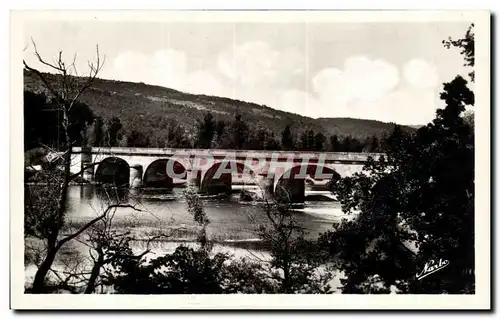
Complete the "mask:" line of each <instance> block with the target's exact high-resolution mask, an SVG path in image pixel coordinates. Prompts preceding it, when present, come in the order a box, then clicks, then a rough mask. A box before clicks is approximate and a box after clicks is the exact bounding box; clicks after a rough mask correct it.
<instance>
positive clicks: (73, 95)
mask: <svg viewBox="0 0 500 319" xmlns="http://www.w3.org/2000/svg"><path fill="white" fill-rule="evenodd" d="M32 42H33V47H34V53H35V56H36V58H37V60H38V62H39V63H40V64H42V65H44V66H46V67H48V68H49V69H50V70H51V71H53V72H55V73H57V74H58V75H59V80H60V81H58V82H59V83H54V81H52V80H51V79H50V76H49V75H48V74H46V73H42V72H40V71H39V70H38V69H36V68H33V67H31V66H29V65H28V64H27V62H26V61H23V64H24V68H25V69H26V70H28V71H31V72H33V73H34V74H35V75H36V76H37V77H38V78H39V79H40V80H41V81H42V82H43V84H44V86H45V88H46V89H47V90H48V91H49V93H50V94H51V95H52V97H53V100H54V101H55V103H56V106H57V108H58V111H59V112H60V113H61V114H62V121H61V124H62V129H63V134H62V135H63V141H62V145H60V148H61V150H62V156H61V158H60V160H61V161H62V167H63V169H62V172H60V171H55V172H52V173H50V174H47V173H45V172H44V174H45V176H43V179H42V180H43V181H45V182H46V183H48V184H47V185H49V187H44V188H42V190H40V189H39V190H37V191H33V190H30V189H27V193H28V194H27V196H26V197H27V200H26V212H25V214H26V218H25V223H26V222H28V223H27V225H25V226H26V227H27V228H28V231H29V232H30V233H31V235H33V236H35V237H38V238H39V239H42V240H43V241H44V242H45V246H46V254H45V257H44V258H42V261H41V263H40V265H39V267H38V270H37V272H36V274H35V278H34V280H33V285H32V288H31V292H33V293H42V292H44V291H45V281H46V278H47V275H48V273H49V271H50V270H51V267H52V264H53V262H54V260H55V257H56V255H57V253H58V251H59V250H60V249H61V247H62V246H63V245H65V244H66V243H68V242H69V241H71V240H73V239H75V238H77V237H78V236H79V235H81V234H82V233H84V232H85V231H86V230H87V229H89V228H90V227H92V226H93V225H94V224H96V223H98V222H99V221H101V220H103V219H105V218H106V217H107V216H108V214H109V213H110V212H111V211H113V210H114V209H116V208H118V207H131V208H134V209H135V207H133V206H132V205H129V204H114V205H110V206H108V207H107V209H105V210H104V212H103V213H102V214H100V215H99V216H97V217H95V218H94V219H92V220H91V221H89V222H88V223H86V224H85V225H83V226H81V228H80V229H78V230H76V231H75V232H73V233H71V234H69V235H67V236H65V237H63V238H60V237H61V234H60V232H61V230H62V228H63V227H64V224H65V217H66V202H67V191H68V186H69V183H70V181H71V180H72V179H74V178H75V177H77V176H79V175H80V174H81V172H79V173H76V174H72V173H71V156H72V153H71V151H72V147H73V145H74V141H73V140H72V138H71V136H70V128H71V126H72V125H73V123H72V119H71V116H70V112H71V109H72V108H73V106H74V105H75V104H76V103H77V102H78V100H79V98H80V97H81V95H82V93H83V92H85V90H87V89H89V88H90V87H91V86H92V84H93V82H94V80H95V79H96V77H97V75H98V74H99V72H100V71H101V70H102V67H103V65H104V61H105V58H101V56H100V53H99V47H98V46H96V60H95V61H93V62H88V68H89V70H88V74H87V75H85V76H80V75H79V74H78V71H77V68H76V64H75V62H76V54H75V56H74V58H73V60H72V62H71V63H70V64H66V62H64V60H63V52H62V51H60V52H59V54H58V58H57V60H55V61H53V62H47V60H45V59H44V58H42V56H41V55H40V54H39V52H38V50H37V47H36V44H35V42H34V41H32ZM97 164H98V163H93V164H91V165H97ZM85 169H87V167H85V168H83V169H82V171H83V170H85Z"/></svg>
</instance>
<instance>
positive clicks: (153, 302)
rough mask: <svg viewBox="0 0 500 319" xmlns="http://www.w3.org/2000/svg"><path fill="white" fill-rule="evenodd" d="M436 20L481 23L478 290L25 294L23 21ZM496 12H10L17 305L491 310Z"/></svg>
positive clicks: (478, 60) (13, 278)
mask: <svg viewBox="0 0 500 319" xmlns="http://www.w3.org/2000/svg"><path fill="white" fill-rule="evenodd" d="M56 18H57V19H71V20H77V19H93V18H97V19H99V20H112V21H117V20H123V19H126V20H144V19H147V20H148V21H152V20H161V21H166V20H168V21H189V22H193V23H194V22H198V21H204V22H207V21H218V22H220V21H224V22H232V21H237V22H243V21H248V22H249V21H253V22H257V21H272V22H276V23H281V22H291V21H297V22H301V21H310V22H311V21H314V22H319V21H321V22H332V23H337V22H338V23H341V22H367V21H370V22H375V21H380V22H382V21H383V22H389V21H392V22H417V21H418V22H423V23H425V22H429V21H464V20H465V21H474V23H475V24H476V28H475V29H476V52H475V53H476V92H475V94H476V108H475V111H476V113H475V116H476V118H475V121H476V178H475V183H476V212H475V213H476V219H475V221H476V225H475V227H476V267H477V268H476V276H477V278H476V279H477V283H476V291H477V292H476V294H475V295H437V296H436V295H418V297H417V296H414V295H216V296H214V295H166V296H149V295H147V296H146V295H140V296H119V295H89V296H75V295H25V294H24V293H23V290H24V288H23V282H24V264H23V258H24V254H23V249H22V248H23V245H24V240H23V233H22V231H23V217H22V213H21V212H22V211H23V205H22V203H23V183H22V176H23V162H24V156H23V152H22V136H23V121H22V106H21V105H22V85H23V84H22V83H23V81H22V63H21V62H22V61H21V59H22V54H20V53H21V52H22V43H23V39H22V32H20V31H21V30H22V25H23V21H24V20H25V19H56ZM489 39H490V15H489V12H488V11H453V12H452V11H370V12H367V11H356V12H354V11H345V12H339V11H333V12H332V11H330V12H325V11H309V12H306V11H301V12H293V11H286V12H277V11H274V12H273V11H271V12H266V11H251V12H248V11H247V12H244V11H240V12H236V11H221V12H214V11H211V12H203V11H191V12H187V11H169V12H166V11H106V12H105V11H100V12H99V11H97V12H96V11H94V12H92V11H79V12H63V11H58V12H49V11H36V12H35V11H31V12H21V11H17V12H12V13H11V39H10V40H11V51H10V52H11V61H10V62H11V73H10V84H11V87H10V94H11V96H10V99H11V101H10V102H11V103H10V105H11V109H10V110H11V114H10V119H11V122H10V123H11V153H10V154H11V157H10V159H11V167H10V168H11V170H10V174H11V176H10V178H11V179H10V199H11V225H10V226H11V267H12V268H11V296H12V303H11V306H12V308H14V309H34V308H35V309H373V308H377V309H408V308H411V309H487V308H489V307H490V254H489V252H490V231H489V230H490V184H489V181H490V125H489V124H490V90H489V88H490V71H489V70H490V60H489V59H490V53H489V52H490V49H489V48H490V40H489Z"/></svg>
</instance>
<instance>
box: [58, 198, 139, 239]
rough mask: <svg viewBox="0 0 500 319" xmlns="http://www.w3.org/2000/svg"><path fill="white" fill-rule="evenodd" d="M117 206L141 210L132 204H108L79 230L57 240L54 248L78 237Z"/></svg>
mask: <svg viewBox="0 0 500 319" xmlns="http://www.w3.org/2000/svg"><path fill="white" fill-rule="evenodd" d="M118 207H122V208H132V209H134V210H137V211H141V210H140V209H137V208H135V207H134V206H132V205H128V204H127V205H124V204H116V205H110V206H108V208H106V210H105V211H104V213H102V215H100V216H98V217H96V218H94V219H92V220H91V221H90V222H88V223H87V224H85V225H84V226H83V227H82V228H80V230H79V231H77V232H76V233H74V234H72V235H69V236H67V237H65V238H63V239H61V240H60V241H59V243H58V244H57V246H56V248H57V249H59V248H61V247H62V245H64V244H65V243H67V242H68V241H70V240H72V239H73V238H75V237H78V236H79V235H81V234H82V233H83V232H84V231H86V230H87V229H88V228H89V227H91V226H92V225H94V224H95V223H97V222H98V221H100V220H102V219H103V218H104V217H106V215H107V214H108V213H109V211H110V210H112V209H114V208H118Z"/></svg>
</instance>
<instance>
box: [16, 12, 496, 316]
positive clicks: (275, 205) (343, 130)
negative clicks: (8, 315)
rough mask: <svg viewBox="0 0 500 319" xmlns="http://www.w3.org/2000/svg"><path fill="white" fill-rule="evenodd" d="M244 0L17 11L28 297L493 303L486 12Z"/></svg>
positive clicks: (19, 279)
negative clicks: (258, 4)
mask: <svg viewBox="0 0 500 319" xmlns="http://www.w3.org/2000/svg"><path fill="white" fill-rule="evenodd" d="M244 13H245V12H188V11H185V12H150V13H148V12H141V13H139V12H136V13H133V12H128V13H123V14H122V13H119V12H118V11H116V12H113V11H111V12H104V11H103V12H99V11H96V12H79V13H69V14H63V13H61V12H52V13H51V12H50V11H44V12H42V11H39V12H37V11H32V12H22V11H18V12H15V13H12V19H13V20H12V21H13V22H12V24H11V27H12V26H14V25H15V26H17V27H18V28H19V29H17V30H13V29H11V35H12V36H13V40H12V47H11V52H12V54H11V63H12V68H11V69H12V70H11V72H12V75H11V78H12V83H13V84H12V85H13V86H12V89H11V91H12V94H13V96H14V98H16V97H17V99H14V98H13V99H12V105H11V110H13V109H14V108H15V109H16V110H17V111H16V112H15V113H13V115H12V116H13V118H14V117H15V118H16V120H15V121H14V122H12V124H11V125H12V126H13V129H14V130H15V132H18V133H19V134H18V133H15V132H14V131H13V132H14V133H12V134H13V136H12V137H11V141H12V142H11V147H16V148H15V150H16V151H15V150H14V148H13V149H12V150H11V152H12V154H11V163H14V161H13V156H16V158H17V160H16V161H15V163H18V164H15V165H16V166H15V167H14V166H12V167H11V170H12V171H11V174H14V172H18V173H19V174H18V175H16V176H17V178H16V180H17V181H16V183H17V184H14V182H13V181H12V180H11V183H12V184H11V185H12V186H11V187H12V188H11V193H13V192H14V191H13V190H14V188H15V189H16V195H12V196H14V197H12V199H11V200H12V201H13V202H14V201H16V203H17V206H12V208H11V212H10V214H11V218H12V223H11V242H12V243H11V245H12V247H16V249H17V250H16V252H14V253H13V260H12V266H11V272H12V274H11V276H14V274H13V273H16V274H15V278H16V280H13V279H11V284H12V285H15V286H16V288H13V290H12V294H13V298H14V301H15V300H18V301H17V302H16V301H15V302H14V304H15V305H17V306H16V307H19V308H30V307H35V300H38V301H36V307H42V308H45V307H49V308H50V307H54V306H49V305H50V304H52V305H53V304H54V303H52V302H51V300H52V299H53V298H54V300H66V301H67V303H66V301H65V302H59V304H58V306H57V307H62V308H64V307H70V306H69V305H70V304H73V300H83V299H81V298H86V297H84V295H87V297H89V298H94V297H91V296H96V295H97V296H99V297H98V298H99V299H96V298H94V299H89V300H93V302H95V303H94V304H92V303H91V302H90V301H89V302H87V303H86V306H85V307H92V306H96V305H97V304H98V303H99V302H101V303H105V302H106V300H108V299H107V298H114V297H116V298H128V299H119V300H121V301H120V302H119V303H118V302H115V303H112V302H111V301H110V302H109V303H108V304H107V305H105V306H102V305H101V306H99V307H104V308H107V307H110V308H111V307H113V308H120V307H123V308H127V309H130V308H134V307H137V308H144V307H147V305H146V303H147V301H148V300H152V302H153V301H154V302H156V304H161V301H160V300H167V302H168V300H173V299H169V298H174V297H175V298H181V297H182V296H191V297H189V298H205V297H204V296H206V298H208V297H210V298H216V300H217V303H218V305H219V306H221V307H222V308H225V307H226V308H227V307H232V306H234V307H236V306H237V305H238V304H241V303H239V302H234V303H233V302H232V301H230V300H233V299H230V298H236V297H237V296H241V297H242V298H243V297H245V295H252V296H251V297H250V296H247V297H245V298H246V299H245V305H246V306H244V307H246V308H249V307H251V305H252V300H256V302H257V301H259V302H264V303H266V301H265V300H266V298H270V299H269V300H274V299H272V298H281V299H279V300H284V299H286V300H288V301H284V302H285V303H283V304H280V301H276V303H275V305H274V307H280V305H282V306H283V307H285V308H286V307H289V308H294V305H293V300H296V301H297V300H299V301H298V302H299V304H300V303H301V302H302V303H304V304H302V307H307V306H306V305H305V303H306V300H315V298H318V299H317V300H321V303H322V306H318V307H321V308H329V307H330V308H343V307H344V306H345V307H348V308H353V307H354V308H356V307H363V304H360V302H361V303H362V302H364V301H355V300H361V299H350V301H349V305H347V303H346V304H345V305H344V304H342V301H341V300H342V299H337V298H339V296H342V297H344V296H346V298H350V297H352V298H361V297H362V298H366V299H369V298H370V299H372V300H375V297H376V298H380V297H383V296H386V298H387V299H377V300H378V301H377V302H378V303H382V304H383V303H384V302H385V301H381V300H387V302H388V303H387V304H386V306H380V307H382V308H387V307H391V306H390V304H391V302H393V303H394V302H399V303H400V306H406V307H419V308H422V307H423V308H425V304H424V302H419V300H420V298H427V299H421V300H426V301H425V302H426V303H429V304H427V306H428V307H431V308H439V306H437V304H433V303H432V302H433V301H432V300H434V302H435V303H437V302H440V301H439V300H445V299H440V298H441V297H440V296H442V298H454V297H457V298H459V297H460V298H463V299H456V301H454V302H451V301H447V302H448V303H447V306H446V307H448V308H450V307H451V308H453V307H456V308H461V307H466V306H467V305H468V303H470V307H472V308H474V307H476V308H477V307H479V308H488V307H489V306H490V282H489V281H490V250H489V245H490V243H489V238H490V224H489V223H490V208H489V205H490V186H489V181H490V171H489V170H490V162H489V159H490V145H489V138H490V137H489V136H490V132H489V130H490V128H489V125H490V104H489V103H490V102H489V95H490V88H489V84H490V83H489V81H490V70H489V63H490V61H489V59H490V56H489V54H490V49H489V41H490V34H489V32H490V30H489V25H490V14H489V12H487V11H470V12H468V11H465V12H455V13H453V12H446V11H444V12H440V13H437V12H413V13H412V12H392V13H388V12H386V15H384V14H383V12H382V11H380V12H376V11H374V12H356V11H352V12H330V13H329V12H320V13H317V12H316V13H315V12H279V11H268V12H248V15H245V14H244ZM148 17H150V18H148ZM12 28H13V27H12ZM14 34H16V36H14ZM476 57H477V59H476ZM21 103H22V105H21ZM11 112H14V111H11ZM15 123H17V124H19V125H16V124H15ZM14 134H15V135H14ZM476 148H477V149H476ZM14 153H16V155H14ZM478 154H479V155H478ZM23 155H24V161H23V159H22V158H21V156H23ZM21 163H24V164H21ZM21 166H22V167H21ZM11 176H14V175H11ZM16 185H17V186H19V187H17V186H16ZM14 207H15V208H14ZM21 225H22V226H21ZM20 248H23V249H20ZM14 259H15V260H14ZM11 278H13V277H11ZM40 295H43V296H40ZM88 295H90V296H88ZM131 295H133V296H131ZM153 295H163V296H162V297H161V298H163V299H155V298H160V297H158V296H153ZM242 295H243V296H242ZM283 295H284V296H283ZM300 295H304V296H305V295H307V298H309V299H302V301H300V299H298V298H299V297H300ZM374 295H377V296H374ZM409 295H415V296H411V297H410V296H409ZM169 296H171V297H169ZM273 296H275V297H273ZM349 296H350V297H349ZM401 296H402V297H407V298H408V297H409V299H404V301H402V300H403V299H398V298H399V297H401ZM25 298H26V299H25ZM58 298H64V299H58ZM136 298H137V299H136ZM139 298H140V299H139ZM186 298H188V297H186ZM226 298H229V299H226ZM252 298H256V299H252ZM287 298H289V299H287ZM21 300H26V302H23V303H21ZM30 300H31V301H30ZM43 300H45V301H43ZM109 300H111V299H109ZM125 300H128V302H127V301H125ZM139 300H142V303H141V304H139ZM176 300H181V299H176ZM192 300H194V299H192ZM192 300H191V301H192ZM199 300H205V299H199ZM210 300H215V299H210ZM234 300H236V299H234ZM238 300H241V299H238ZM276 300H278V299H276ZM328 300H332V304H331V305H330V306H328V302H329V301H328ZM334 300H335V301H334ZM363 300H365V299H363ZM391 300H392V301H391ZM447 300H448V299H447ZM450 300H451V299H450ZM458 300H462V301H458ZM191 301H190V299H186V302H187V303H188V304H189V302H191ZM469 301H470V302H469ZM40 302H46V304H45V305H44V304H40ZM129 302H130V303H129ZM134 302H136V303H137V304H136V305H135V306H134ZM171 302H172V301H171ZM176 302H177V304H176V305H170V306H168V307H170V308H183V306H182V304H180V301H176ZM268 302H269V303H271V302H272V301H268ZM307 302H309V301H307ZM373 302H375V301H373ZM443 302H444V301H443ZM325 303H326V304H327V305H326V306H325ZM356 303H358V304H357V305H356ZM200 304H204V306H205V307H207V304H206V302H202V301H200ZM299 304H297V307H298V305H299ZM313 304H314V302H312V303H311V305H312V306H311V307H314V305H313ZM186 305H187V304H186ZM365 305H367V307H368V305H369V303H367V304H365ZM163 306H165V307H167V306H166V304H164V305H163ZM154 307H157V308H161V305H160V306H158V305H157V306H154ZM186 307H189V306H186ZM194 307H196V306H194ZM242 307H243V306H242ZM370 307H373V304H371V306H370Z"/></svg>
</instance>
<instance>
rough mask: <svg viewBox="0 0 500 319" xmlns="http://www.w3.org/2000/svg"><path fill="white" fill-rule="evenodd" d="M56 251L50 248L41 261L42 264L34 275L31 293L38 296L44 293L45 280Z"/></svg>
mask: <svg viewBox="0 0 500 319" xmlns="http://www.w3.org/2000/svg"><path fill="white" fill-rule="evenodd" d="M57 251H58V249H57V248H55V246H52V247H51V248H49V250H48V251H47V256H45V259H44V260H43V262H42V264H41V265H40V267H39V268H38V270H37V272H36V274H35V279H34V280H33V288H32V292H33V293H35V294H40V293H43V292H44V287H45V278H46V277H47V274H48V273H49V270H50V267H52V263H53V262H54V259H55V258H56V254H57Z"/></svg>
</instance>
